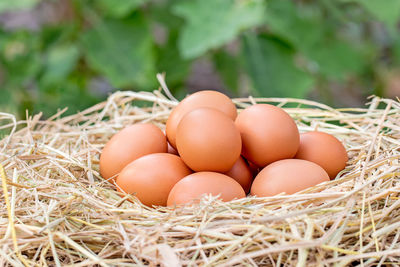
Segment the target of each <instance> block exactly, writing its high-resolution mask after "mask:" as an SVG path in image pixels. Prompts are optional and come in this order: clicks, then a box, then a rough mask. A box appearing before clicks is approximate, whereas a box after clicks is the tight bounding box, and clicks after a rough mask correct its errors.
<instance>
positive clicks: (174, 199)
mask: <svg viewBox="0 0 400 267" xmlns="http://www.w3.org/2000/svg"><path fill="white" fill-rule="evenodd" d="M204 194H211V195H213V196H217V195H220V198H221V199H222V200H223V201H230V200H233V199H235V198H243V197H245V196H246V194H245V193H244V191H243V188H242V187H241V186H240V184H239V183H238V182H236V181H235V180H233V179H232V178H230V177H228V176H226V175H224V174H221V173H216V172H197V173H193V174H190V175H188V176H186V177H185V178H183V179H182V180H180V181H179V182H178V183H176V185H175V186H174V187H173V188H172V190H171V192H170V193H169V196H168V206H171V205H179V204H185V203H190V202H192V201H195V202H196V201H198V200H199V199H200V198H201V197H202V196H203V195H204Z"/></svg>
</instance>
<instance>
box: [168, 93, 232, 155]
mask: <svg viewBox="0 0 400 267" xmlns="http://www.w3.org/2000/svg"><path fill="white" fill-rule="evenodd" d="M200 107H209V108H215V109H217V110H219V111H221V112H223V113H225V114H226V115H227V116H228V117H230V118H231V119H232V120H235V119H236V116H237V111H236V107H235V105H234V104H233V102H232V100H231V99H230V98H229V97H227V96H226V95H224V94H222V93H220V92H217V91H211V90H205V91H199V92H196V93H194V94H192V95H189V96H188V97H186V98H185V99H183V100H182V101H181V102H180V103H179V104H178V106H176V107H175V108H174V109H173V110H172V112H171V114H170V115H169V117H168V120H167V124H166V134H167V137H168V141H169V142H170V144H171V145H172V146H173V147H174V148H176V131H177V127H178V124H179V122H180V121H181V119H182V118H183V116H185V115H186V114H187V113H189V112H190V111H192V110H195V109H197V108H200Z"/></svg>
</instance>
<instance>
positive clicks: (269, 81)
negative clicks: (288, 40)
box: [243, 35, 313, 97]
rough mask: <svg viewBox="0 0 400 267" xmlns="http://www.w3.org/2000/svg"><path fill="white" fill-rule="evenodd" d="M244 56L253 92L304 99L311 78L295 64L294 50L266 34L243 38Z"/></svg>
mask: <svg viewBox="0 0 400 267" xmlns="http://www.w3.org/2000/svg"><path fill="white" fill-rule="evenodd" d="M243 41H244V42H243V56H244V61H245V65H246V67H247V70H248V73H249V76H250V78H251V80H252V81H253V86H254V89H255V90H256V92H257V93H258V94H259V95H262V96H275V97H304V96H306V95H307V93H308V92H310V90H311V89H312V86H313V79H312V77H311V76H310V75H309V74H307V73H305V72H304V71H302V70H300V69H298V68H297V67H296V66H295V65H294V58H293V56H294V53H293V50H292V49H290V48H289V47H287V46H286V45H284V44H282V43H281V42H279V41H278V40H275V39H272V38H270V37H268V36H266V35H260V36H258V37H257V36H255V35H246V37H245V38H244V40H243Z"/></svg>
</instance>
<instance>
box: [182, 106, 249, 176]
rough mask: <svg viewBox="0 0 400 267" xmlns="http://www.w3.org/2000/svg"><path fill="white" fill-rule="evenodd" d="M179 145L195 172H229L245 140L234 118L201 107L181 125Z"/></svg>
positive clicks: (185, 118)
mask: <svg viewBox="0 0 400 267" xmlns="http://www.w3.org/2000/svg"><path fill="white" fill-rule="evenodd" d="M176 145H177V149H178V153H179V155H180V156H181V158H182V160H183V161H184V162H185V163H186V165H188V166H189V168H191V169H192V170H194V171H197V172H199V171H216V172H226V171H229V170H230V169H231V168H232V167H233V165H234V164H235V162H236V161H237V160H238V158H239V157H240V152H241V148H242V141H241V138H240V133H239V131H238V130H237V129H236V126H235V123H234V122H233V120H232V119H231V118H230V117H228V116H227V115H225V114H224V113H222V112H221V111H219V110H216V109H212V108H199V109H196V110H193V111H191V112H189V113H187V114H186V115H185V116H184V117H183V118H182V120H181V122H180V123H179V125H178V129H177V132H176Z"/></svg>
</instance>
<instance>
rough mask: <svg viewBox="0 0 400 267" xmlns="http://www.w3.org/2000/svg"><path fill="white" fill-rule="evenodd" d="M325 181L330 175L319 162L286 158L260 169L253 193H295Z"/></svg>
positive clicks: (267, 194)
mask: <svg viewBox="0 0 400 267" xmlns="http://www.w3.org/2000/svg"><path fill="white" fill-rule="evenodd" d="M325 181H329V176H328V174H327V173H326V171H325V170H324V169H323V168H322V167H320V166H319V165H318V164H315V163H314V162H311V161H307V160H301V159H284V160H280V161H276V162H274V163H271V164H270V165H268V166H267V167H265V168H264V169H263V170H262V171H260V173H259V174H258V175H257V177H256V178H255V179H254V181H253V185H252V186H251V195H253V196H258V197H268V196H274V195H276V194H279V193H283V192H285V193H286V194H293V193H296V192H298V191H301V190H304V189H306V188H308V187H312V186H314V185H317V184H319V183H322V182H325Z"/></svg>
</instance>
